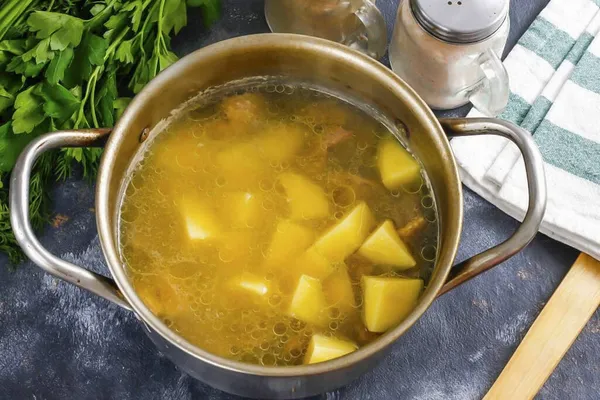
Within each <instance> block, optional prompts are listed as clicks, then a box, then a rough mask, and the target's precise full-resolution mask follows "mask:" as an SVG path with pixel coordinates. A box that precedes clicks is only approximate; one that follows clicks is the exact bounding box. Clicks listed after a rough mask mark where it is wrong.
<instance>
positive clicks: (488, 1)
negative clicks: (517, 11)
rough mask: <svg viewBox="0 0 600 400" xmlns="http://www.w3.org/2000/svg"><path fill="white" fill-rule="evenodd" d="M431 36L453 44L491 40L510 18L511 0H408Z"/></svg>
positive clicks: (415, 14) (418, 19)
mask: <svg viewBox="0 0 600 400" xmlns="http://www.w3.org/2000/svg"><path fill="white" fill-rule="evenodd" d="M405 1H410V8H411V10H412V12H413V14H414V16H415V19H416V20H417V21H418V22H419V24H420V25H421V26H422V27H423V28H424V29H425V30H426V31H427V32H429V33H430V34H431V35H433V36H435V37H437V38H438V39H441V40H444V41H447V42H452V43H473V42H478V41H480V40H483V39H485V38H487V37H489V36H491V35H492V34H493V33H494V32H496V30H498V28H500V26H501V25H502V23H503V22H504V20H505V19H506V16H507V15H508V5H509V0H405Z"/></svg>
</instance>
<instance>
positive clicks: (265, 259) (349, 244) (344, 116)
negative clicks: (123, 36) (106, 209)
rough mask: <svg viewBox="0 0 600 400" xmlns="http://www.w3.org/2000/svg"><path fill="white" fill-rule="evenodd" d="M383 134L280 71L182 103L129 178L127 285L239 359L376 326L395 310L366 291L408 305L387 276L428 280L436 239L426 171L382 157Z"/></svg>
mask: <svg viewBox="0 0 600 400" xmlns="http://www.w3.org/2000/svg"><path fill="white" fill-rule="evenodd" d="M390 137H391V133H390V131H389V130H388V129H387V128H386V127H385V126H384V125H383V124H381V123H380V122H378V121H377V120H375V119H374V118H372V117H370V116H369V115H367V114H365V113H364V112H363V111H361V110H360V109H359V108H357V107H355V106H352V105H350V104H347V103H344V102H342V101H340V100H338V99H336V98H333V97H331V96H328V95H325V94H323V93H320V92H316V91H314V90H312V89H306V88H300V87H295V86H293V85H288V84H274V85H271V84H269V85H266V86H262V87H254V88H252V89H251V90H248V91H245V92H244V91H239V92H237V93H236V94H233V95H230V96H226V97H221V98H217V97H216V98H214V99H212V100H211V101H204V103H203V104H202V105H201V106H192V107H190V109H189V111H187V112H185V113H183V114H182V115H180V116H178V117H177V118H176V119H175V120H174V121H172V122H171V123H170V124H169V125H168V127H167V128H166V129H165V130H164V131H163V132H160V133H159V134H158V135H157V137H156V138H155V139H154V140H153V142H152V143H150V145H149V149H148V151H147V153H146V154H145V156H144V158H143V160H142V162H141V163H140V164H139V165H138V166H137V168H136V170H135V171H134V173H133V175H132V177H131V180H130V182H129V184H128V187H127V189H126V191H125V194H124V200H123V204H122V208H121V213H120V217H121V218H120V247H121V256H122V259H123V261H124V263H125V264H126V266H127V271H128V274H129V276H130V279H131V282H132V284H133V286H134V288H135V290H136V293H137V294H138V295H139V296H140V298H141V299H142V301H143V302H144V304H145V305H146V306H147V307H148V308H149V309H150V311H151V312H153V313H154V314H156V315H157V316H159V317H160V318H161V319H162V321H163V322H164V323H165V324H166V325H167V326H168V327H169V328H170V329H172V330H173V331H175V332H177V333H178V334H179V335H181V336H182V337H184V338H185V339H186V340H188V341H189V342H191V343H193V344H194V345H197V346H199V347H201V348H204V349H206V350H208V351H210V352H212V353H215V354H217V355H220V356H223V357H228V358H232V359H235V360H239V361H244V362H250V363H255V364H260V365H265V366H283V365H296V364H302V363H312V362H319V361H326V360H328V359H331V358H334V357H339V356H342V355H344V354H347V353H348V352H350V351H353V350H354V349H355V348H357V347H358V346H362V345H364V344H366V343H368V342H370V341H372V340H375V339H376V338H377V337H378V335H379V334H380V333H381V332H383V331H382V330H381V329H383V328H381V327H384V328H385V327H387V326H391V325H390V324H392V325H393V324H395V323H398V322H400V321H401V319H402V318H404V316H402V315H399V314H398V313H397V311H396V310H395V308H398V307H395V308H390V307H381V309H385V310H387V309H390V310H391V311H386V312H387V314H385V313H384V315H378V314H377V313H378V311H377V307H374V305H373V304H375V303H374V302H380V304H384V305H385V304H387V303H389V302H391V301H396V302H406V304H408V305H407V306H405V308H406V309H407V310H409V311H410V308H411V307H412V306H413V305H414V304H416V301H417V297H418V293H419V292H418V291H416V292H415V291H414V290H413V292H414V293H416V295H415V296H417V297H414V296H413V297H406V296H405V297H399V298H395V300H393V299H394V297H393V296H395V294H394V293H395V292H394V291H393V290H392V289H388V286H389V287H392V286H393V285H396V284H398V283H400V284H405V283H406V284H408V285H411V284H412V283H411V282H417V281H419V282H420V280H421V279H425V280H426V279H427V278H428V276H429V274H430V271H431V269H432V267H433V264H434V260H435V256H436V253H437V216H436V211H435V204H434V200H433V199H434V198H433V195H432V194H431V193H430V191H429V188H428V186H427V181H426V179H423V176H424V175H422V172H421V173H420V174H419V175H418V176H417V177H415V176H412V177H409V178H410V179H409V178H407V177H406V176H405V175H406V174H405V172H403V171H404V170H403V169H402V168H401V167H402V166H398V165H395V164H394V162H390V163H388V164H389V165H388V164H386V165H385V168H387V169H386V170H385V171H383V170H382V169H381V168H382V166H381V163H379V162H378V157H380V151H381V150H380V147H381V143H382V142H383V141H386V140H389V138H390ZM398 146H400V144H398ZM394 151H402V150H398V149H396V150H394ZM404 151H405V150H404ZM407 154H408V153H407ZM384 172H385V173H386V174H387V175H386V177H390V181H392V182H395V181H401V182H402V185H399V186H397V187H394V189H393V190H390V189H389V188H387V187H386V186H385V185H384V184H383V183H382V178H381V174H383V173H384ZM385 221H390V222H389V223H387V225H386V224H384V222H385ZM390 224H391V225H390ZM390 226H392V227H393V228H390ZM386 227H387V228H386ZM389 249H395V250H394V252H393V254H392V253H390V250H389ZM388 253H389V254H388ZM403 254H409V257H405V256H403ZM407 260H408V261H407ZM410 260H414V263H411V262H410ZM364 277H379V278H381V279H383V280H381V282H382V283H380V281H373V282H374V283H372V282H371V281H368V282H367V283H368V284H369V285H371V284H381V285H382V286H381V290H379V291H375V292H374V293H375V294H373V293H371V292H369V289H368V287H370V286H368V285H367V286H365V281H364V279H363V278H364ZM386 279H387V280H386ZM421 286H422V284H421ZM406 291H408V292H410V290H409V289H406ZM388 292H389V295H387V297H385V296H386V293H388ZM403 292H405V290H403ZM390 296H391V297H390ZM390 299H392V300H390ZM386 302H387V303H386ZM373 312H375V315H373ZM380 314H381V313H380ZM392 314H393V315H392ZM380 328H381V329H380Z"/></svg>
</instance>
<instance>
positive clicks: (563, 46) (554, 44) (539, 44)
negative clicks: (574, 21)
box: [519, 17, 575, 69]
mask: <svg viewBox="0 0 600 400" xmlns="http://www.w3.org/2000/svg"><path fill="white" fill-rule="evenodd" d="M519 44H520V45H521V46H523V47H525V48H526V49H528V50H530V51H532V52H534V53H535V54H537V55H538V56H540V57H541V58H543V59H544V60H546V61H548V63H549V64H550V65H552V68H554V69H556V68H558V66H559V65H560V63H561V62H562V61H563V60H564V59H565V57H566V55H567V54H568V53H569V50H571V48H572V47H573V45H574V44H575V40H574V39H573V38H572V37H571V36H569V35H568V34H567V33H566V32H564V31H561V30H560V29H558V28H557V27H555V26H554V25H552V24H551V23H550V22H548V21H546V20H545V19H543V18H541V17H538V18H537V19H536V20H535V21H533V23H532V24H531V26H530V27H529V29H528V30H527V32H525V33H524V34H523V36H522V37H521V39H520V40H519Z"/></svg>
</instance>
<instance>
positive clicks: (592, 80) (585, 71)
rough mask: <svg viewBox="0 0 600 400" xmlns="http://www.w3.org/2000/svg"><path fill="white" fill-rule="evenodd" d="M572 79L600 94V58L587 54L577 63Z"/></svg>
mask: <svg viewBox="0 0 600 400" xmlns="http://www.w3.org/2000/svg"><path fill="white" fill-rule="evenodd" d="M570 79H571V80H572V81H573V82H574V83H576V84H577V85H578V86H581V87H582V88H584V89H587V90H591V91H592V92H594V93H598V94H600V58H598V57H596V56H595V55H593V54H592V53H590V52H586V53H585V54H584V55H583V57H581V60H579V62H578V63H577V66H576V67H575V70H574V71H573V74H572V75H571V78H570ZM599 125H600V124H599ZM599 129H600V128H599Z"/></svg>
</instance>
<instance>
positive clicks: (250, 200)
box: [222, 192, 262, 228]
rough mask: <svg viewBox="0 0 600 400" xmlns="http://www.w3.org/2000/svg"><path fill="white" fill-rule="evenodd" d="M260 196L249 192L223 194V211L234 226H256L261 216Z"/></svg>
mask: <svg viewBox="0 0 600 400" xmlns="http://www.w3.org/2000/svg"><path fill="white" fill-rule="evenodd" d="M261 204H262V196H259V195H257V194H254V193H250V192H233V193H228V194H226V195H225V199H224V201H223V208H222V210H223V213H224V214H225V216H226V217H227V219H229V222H230V223H231V225H232V226H234V227H236V228H248V227H256V226H257V225H259V223H260V221H261V217H262V215H261V214H262V213H261V211H262V205H261Z"/></svg>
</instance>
